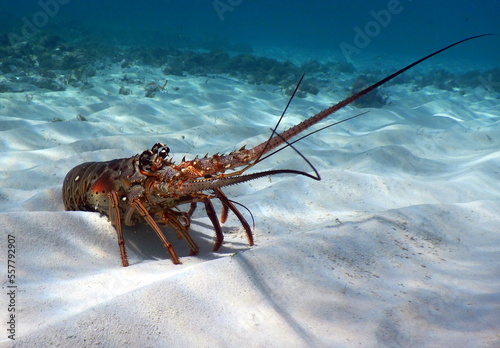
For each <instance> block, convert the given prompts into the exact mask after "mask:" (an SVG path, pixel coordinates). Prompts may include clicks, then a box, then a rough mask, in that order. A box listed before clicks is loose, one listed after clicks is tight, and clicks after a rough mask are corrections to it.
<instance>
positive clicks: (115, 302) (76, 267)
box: [0, 67, 500, 347]
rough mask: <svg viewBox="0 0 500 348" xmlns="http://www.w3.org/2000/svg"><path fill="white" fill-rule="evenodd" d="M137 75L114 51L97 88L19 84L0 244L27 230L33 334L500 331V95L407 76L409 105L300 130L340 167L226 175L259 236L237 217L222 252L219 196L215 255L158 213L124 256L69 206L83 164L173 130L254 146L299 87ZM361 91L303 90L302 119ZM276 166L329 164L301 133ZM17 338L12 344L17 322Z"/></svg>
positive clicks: (123, 338) (320, 337)
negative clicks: (65, 197)
mask: <svg viewBox="0 0 500 348" xmlns="http://www.w3.org/2000/svg"><path fill="white" fill-rule="evenodd" d="M126 73H127V74H128V76H129V77H137V78H144V81H146V82H148V81H151V82H152V81H157V82H160V81H158V76H163V75H162V73H161V71H160V70H155V69H152V68H144V69H142V68H138V67H132V68H129V69H128V71H127V72H126ZM122 76H123V71H121V70H120V69H118V68H116V67H114V68H112V69H109V70H105V71H100V72H99V73H98V75H97V76H95V77H94V78H92V83H93V84H94V87H93V88H91V89H87V90H79V89H75V88H68V89H67V90H66V91H64V92H47V91H42V90H40V91H34V92H33V93H31V96H28V97H26V93H19V94H14V93H11V94H10V93H4V94H0V131H1V138H0V139H1V140H0V141H1V145H0V151H1V156H0V178H1V181H0V210H1V213H0V228H1V230H2V231H3V234H4V237H2V239H1V241H0V246H1V248H0V250H1V251H2V254H1V258H2V260H4V261H5V260H6V257H7V238H6V237H5V234H10V235H13V236H14V237H15V246H16V259H15V261H16V276H17V278H16V281H17V283H16V284H17V286H18V288H17V297H16V320H17V332H16V341H15V343H16V345H17V346H19V347H26V346H34V345H36V346H39V347H40V346H44V347H48V346H51V347H54V346H60V347H69V346H71V347H95V346H102V347H118V346H137V347H138V346H140V347H157V346H169V347H187V346H191V347H236V346H239V347H262V346H267V347H282V346H287V347H306V346H318V347H400V346H401V347H498V346H500V257H499V255H500V227H499V226H500V213H499V212H500V185H499V179H500V99H499V96H498V94H495V93H491V92H489V91H488V90H486V89H484V88H482V87H478V88H477V89H474V90H472V89H471V90H466V91H465V94H463V95H462V94H461V93H458V92H454V91H441V90H437V89H433V88H431V87H426V88H423V89H420V90H417V91H411V87H410V86H398V85H396V86H392V87H388V88H386V89H385V90H384V91H385V92H386V93H389V95H390V105H387V106H384V107H383V108H381V109H363V110H360V109H358V108H355V107H347V108H345V109H344V110H342V111H340V112H338V113H337V114H336V116H333V117H331V118H330V119H329V120H328V121H330V122H331V121H332V120H334V119H338V118H339V117H348V116H352V115H354V114H356V113H359V112H362V111H366V110H369V113H368V114H367V115H366V116H363V117H360V118H358V119H355V120H352V121H350V122H347V123H345V124H342V125H339V126H336V127H333V128H330V129H328V130H325V131H323V132H321V133H319V134H315V135H314V136H312V137H310V138H308V139H306V140H304V141H302V142H300V143H299V144H298V145H297V146H298V148H299V149H300V151H301V152H302V153H303V154H304V155H306V156H307V157H308V158H309V159H310V161H311V162H312V163H313V164H314V165H315V166H316V167H317V169H318V170H319V171H320V174H321V176H322V179H323V180H322V181H320V182H316V181H313V180H310V179H308V178H306V177H301V176H293V175H282V176H273V177H269V178H264V179H260V180H256V181H253V182H249V183H245V184H242V185H238V186H234V187H229V188H226V189H225V192H226V194H227V195H228V196H229V197H230V198H232V199H234V200H236V201H238V202H240V203H242V204H244V205H245V206H246V207H248V208H249V209H250V210H251V211H252V213H253V215H254V217H255V225H256V228H255V240H256V245H255V246H254V247H252V248H250V247H248V246H247V244H246V239H245V235H244V233H243V231H242V229H241V227H240V224H239V221H238V220H237V219H236V218H235V217H234V215H232V216H230V218H229V221H228V222H227V223H226V224H225V225H224V232H225V244H224V245H223V247H222V248H221V250H220V251H219V252H217V253H214V252H212V242H213V230H212V228H211V224H210V221H209V219H208V218H207V217H206V215H205V212H204V209H203V208H201V207H200V208H199V209H198V210H197V212H196V213H195V215H194V218H193V222H192V230H191V233H192V235H193V237H194V239H195V240H196V241H197V243H198V244H199V245H200V248H201V251H200V254H199V255H198V256H195V257H190V256H187V255H188V250H187V248H186V246H185V245H184V243H183V241H177V240H176V238H175V237H174V233H173V232H172V231H170V232H168V234H167V235H168V236H169V238H170V239H171V240H173V241H174V244H175V245H176V247H177V249H178V251H179V253H180V255H181V260H182V262H183V264H182V265H178V266H175V265H173V264H172V263H171V261H170V260H169V259H168V254H167V253H166V251H165V250H164V249H163V248H162V246H161V244H160V243H159V241H158V240H157V238H156V235H155V234H154V233H153V232H152V231H151V230H150V229H149V227H148V226H139V227H134V228H129V229H127V230H126V236H125V237H126V240H127V243H128V248H129V256H130V261H131V266H130V267H128V268H122V267H121V266H120V256H119V249H118V245H117V242H116V239H117V238H116V233H115V230H114V228H113V227H112V226H111V225H110V223H109V222H108V219H107V218H106V217H103V216H100V215H99V214H98V213H90V212H66V211H64V207H63V203H62V199H61V187H62V182H63V179H64V176H65V175H66V173H67V172H68V171H69V170H70V169H71V168H73V167H74V166H76V165H78V164H80V163H83V162H86V161H105V160H111V159H114V158H122V157H130V156H132V155H135V154H136V153H140V152H142V151H144V150H145V149H148V148H150V147H151V146H152V145H153V144H154V143H156V142H163V143H167V144H168V146H169V147H170V149H171V151H172V153H174V154H175V159H176V160H177V161H179V160H180V159H181V158H182V156H184V155H186V157H187V158H188V159H189V158H193V157H194V155H204V154H206V153H208V154H213V153H216V152H226V153H227V152H229V151H231V150H235V149H238V148H239V147H241V146H242V145H243V144H247V146H254V145H257V144H258V143H260V142H261V141H263V140H264V139H265V138H266V136H267V135H268V134H269V132H270V131H269V128H270V127H272V126H273V125H274V124H275V122H276V121H277V119H278V116H279V115H280V114H281V110H282V109H283V107H284V106H285V104H286V102H287V99H288V97H287V96H285V95H284V94H283V92H282V91H281V90H280V89H279V88H277V87H275V86H266V85H262V86H257V85H249V84H246V83H244V82H240V81H236V80H234V79H227V78H222V77H217V78H212V79H207V78H206V77H196V76H186V77H175V76H168V77H167V78H168V79H169V84H168V86H169V88H168V89H167V91H165V92H158V93H157V94H156V96H155V97H154V98H145V97H144V86H140V85H138V86H131V88H132V94H131V95H119V94H118V89H119V88H120V86H121V81H120V78H121V77H122ZM172 87H177V88H176V89H177V90H174V89H173V88H172ZM345 96H346V95H345V94H342V93H331V92H328V91H320V93H319V94H318V95H316V96H314V95H308V96H307V98H303V99H301V98H296V99H295V100H294V101H293V103H292V106H291V108H290V110H289V112H288V114H287V116H286V118H285V120H284V124H283V127H289V126H291V125H293V124H295V123H297V122H299V121H300V120H303V119H304V118H305V117H307V116H310V115H313V114H314V113H316V112H318V111H320V110H322V109H324V108H325V107H328V106H329V105H331V104H333V103H335V102H337V101H339V100H341V99H342V98H344V97H345ZM31 97H32V98H31ZM77 115H83V116H84V117H85V118H86V119H87V121H81V120H78V119H77ZM57 118H59V119H60V120H59V122H53V121H54V120H55V119H57ZM51 121H52V122H51ZM328 121H327V123H328ZM273 168H292V169H300V170H309V171H310V168H308V167H307V165H306V164H305V163H304V162H303V161H302V160H301V159H300V158H299V157H298V155H297V154H296V153H295V152H294V151H292V150H287V151H283V152H281V153H279V154H277V155H276V156H274V157H271V158H269V159H267V160H266V161H264V162H263V163H261V164H259V165H258V166H257V167H256V168H255V170H267V169H273ZM218 208H220V206H218ZM242 212H243V213H244V214H246V216H247V218H248V219H249V221H251V219H250V217H249V216H248V213H247V212H246V211H245V210H244V209H242ZM2 264H3V261H2ZM2 272H4V273H5V272H6V270H5V269H4V270H2ZM4 279H5V278H4ZM6 285H7V284H6V283H5V282H4V283H3V285H2V286H3V290H2V292H3V293H5V292H6ZM1 299H2V313H4V314H5V315H4V316H3V317H2V318H1V322H2V327H4V326H5V321H6V318H7V317H6V315H7V314H6V313H7V312H6V310H5V308H4V307H5V306H6V305H4V303H6V301H7V296H6V294H2V296H1ZM1 340H2V341H1V345H2V346H8V345H10V344H12V343H13V342H12V341H10V340H8V339H7V338H6V334H5V330H4V329H2V336H1Z"/></svg>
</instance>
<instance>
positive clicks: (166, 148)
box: [158, 146, 170, 158]
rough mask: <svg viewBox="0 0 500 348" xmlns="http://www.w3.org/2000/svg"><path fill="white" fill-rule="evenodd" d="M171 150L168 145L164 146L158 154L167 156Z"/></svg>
mask: <svg viewBox="0 0 500 348" xmlns="http://www.w3.org/2000/svg"><path fill="white" fill-rule="evenodd" d="M169 152H170V149H169V148H168V147H166V146H164V147H162V148H161V149H160V150H159V151H158V156H160V157H161V158H165V157H167V156H168V153H169Z"/></svg>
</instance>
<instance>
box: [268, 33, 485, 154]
mask: <svg viewBox="0 0 500 348" xmlns="http://www.w3.org/2000/svg"><path fill="white" fill-rule="evenodd" d="M491 35H495V34H481V35H476V36H471V37H468V38H466V39H463V40H460V41H457V42H455V43H453V44H451V45H448V46H446V47H444V48H441V49H440V50H437V51H435V52H433V53H431V54H429V55H427V56H425V57H423V58H420V59H419V60H417V61H415V62H413V63H411V64H409V65H407V66H405V67H404V68H402V69H400V70H398V71H396V72H395V73H393V74H391V75H389V76H387V77H385V78H383V79H382V80H380V81H378V82H376V83H374V84H372V85H370V86H368V87H367V88H365V89H363V90H362V91H360V92H358V93H357V94H355V95H352V96H350V97H348V98H346V99H344V100H342V101H340V102H339V103H337V104H335V105H333V106H331V107H329V108H327V109H325V110H323V111H321V112H319V113H318V114H316V115H315V116H313V117H311V118H309V119H307V120H306V121H303V123H304V122H309V123H311V124H314V123H317V122H319V121H321V120H322V119H324V118H326V117H327V116H329V115H331V114H332V113H334V112H335V111H338V110H339V109H341V108H343V107H345V106H347V105H349V104H350V103H352V102H353V101H355V100H356V99H358V98H360V97H362V96H364V95H366V94H368V93H369V92H371V91H373V90H374V89H376V88H377V87H379V86H381V85H383V84H384V83H386V82H387V81H389V80H392V79H393V78H395V77H396V76H399V75H401V74H402V73H403V72H405V71H407V70H409V69H411V68H412V67H414V66H415V65H418V64H420V63H422V62H423V61H425V60H427V59H429V58H431V57H433V56H435V55H437V54H439V53H441V52H443V51H446V50H447V49H449V48H451V47H453V46H456V45H459V44H461V43H462V42H465V41H469V40H473V39H477V38H480V37H484V36H491ZM364 114H365V113H363V114H359V115H355V116H352V117H349V118H346V119H344V120H341V121H339V122H335V123H332V124H330V125H328V126H325V127H323V128H320V129H318V130H316V131H314V132H311V133H309V134H306V135H304V136H302V137H301V138H299V139H298V140H295V141H293V142H291V143H289V144H288V143H287V145H286V146H284V147H282V148H281V149H278V150H276V151H274V152H272V153H271V154H268V155H267V156H265V157H263V158H259V161H262V160H264V159H265V158H267V157H269V156H271V155H273V154H275V153H277V152H279V151H281V150H283V149H284V148H286V147H287V146H289V145H290V144H293V143H295V142H297V141H299V140H301V139H304V138H306V137H308V136H310V135H312V134H314V133H317V132H319V131H321V130H323V129H325V128H329V127H332V126H334V125H337V124H339V123H342V122H345V121H349V120H352V119H353V118H356V117H359V116H361V115H364ZM315 119H317V120H315ZM298 126H299V125H298ZM296 127H297V126H295V127H292V128H291V129H293V128H296ZM307 127H308V126H307ZM291 129H289V130H288V131H287V132H289V131H290V130H291ZM270 141H271V139H269V140H268V141H267V143H266V148H267V146H268V144H269V142H270ZM264 150H265V149H264Z"/></svg>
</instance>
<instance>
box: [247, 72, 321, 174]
mask: <svg viewBox="0 0 500 348" xmlns="http://www.w3.org/2000/svg"><path fill="white" fill-rule="evenodd" d="M304 76H306V74H305V73H304V74H302V76H301V77H300V80H299V82H298V83H297V85H296V86H295V89H294V90H293V93H292V95H291V96H290V99H288V103H287V104H286V106H285V108H284V109H283V112H282V113H281V116H280V118H279V120H278V122H276V125H275V126H274V129H272V132H271V135H270V136H269V139H267V142H266V146H264V148H263V149H262V151H261V153H260V155H259V156H258V157H257V159H256V160H255V161H254V163H253V164H257V163H259V162H260V161H261V160H263V158H262V159H261V157H262V155H263V154H264V152H266V149H267V147H268V145H269V142H270V141H271V139H272V138H273V136H274V135H275V134H277V135H279V133H278V132H276V130H277V129H278V126H279V125H280V123H281V120H283V117H285V113H286V111H287V110H288V107H289V106H290V103H291V102H292V100H293V97H295V94H296V93H297V91H298V90H299V86H300V84H301V83H302V80H303V79H304ZM282 139H283V138H282ZM299 154H300V152H299ZM301 156H302V155H301ZM267 157H268V156H266V157H264V158H267ZM313 169H314V167H313Z"/></svg>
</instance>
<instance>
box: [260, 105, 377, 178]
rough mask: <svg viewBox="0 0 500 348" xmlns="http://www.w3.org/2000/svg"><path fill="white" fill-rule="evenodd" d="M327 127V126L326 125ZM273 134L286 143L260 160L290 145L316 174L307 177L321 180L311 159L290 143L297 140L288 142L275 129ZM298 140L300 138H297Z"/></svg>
mask: <svg viewBox="0 0 500 348" xmlns="http://www.w3.org/2000/svg"><path fill="white" fill-rule="evenodd" d="M367 112H368V111H367ZM330 126H332V125H330ZM328 127H329V126H328ZM325 128H326V127H325ZM273 134H276V135H277V136H278V137H280V138H281V139H282V140H283V141H284V142H285V143H286V145H285V146H283V147H282V148H281V149H279V150H276V151H274V152H273V153H271V154H270V155H267V156H265V157H263V158H262V160H264V159H266V158H267V157H269V156H271V155H273V154H275V153H276V152H278V151H281V150H283V149H285V148H287V147H291V148H292V149H293V150H294V151H295V152H297V153H298V154H299V156H300V157H302V159H303V160H304V161H306V163H307V164H308V165H309V167H311V168H312V170H314V174H316V177H314V176H312V175H307V176H308V177H310V178H311V179H314V180H318V181H320V180H321V176H320V175H319V172H318V171H317V170H316V168H315V167H314V166H313V164H312V163H311V161H309V159H307V157H306V156H304V155H303V154H302V152H300V151H299V150H297V148H296V147H295V146H293V145H292V144H293V143H295V142H296V141H297V140H296V141H293V142H291V143H290V142H288V140H286V139H285V138H283V137H282V136H281V134H279V133H277V132H276V130H275V129H273ZM311 134H312V133H311ZM308 135H310V134H308ZM299 140H300V139H299ZM302 173H305V172H302ZM302 175H304V174H302Z"/></svg>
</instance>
